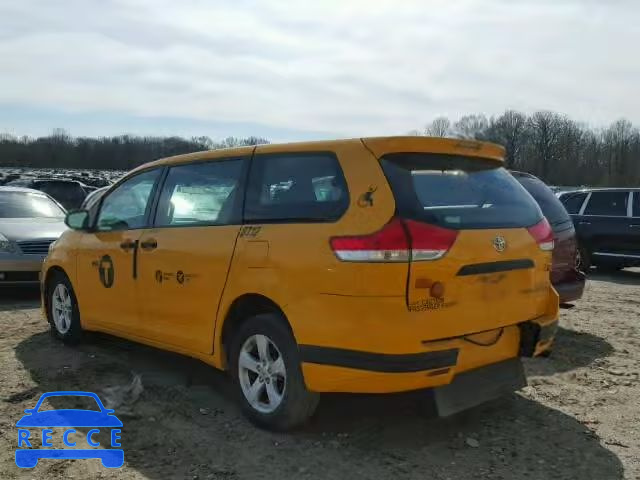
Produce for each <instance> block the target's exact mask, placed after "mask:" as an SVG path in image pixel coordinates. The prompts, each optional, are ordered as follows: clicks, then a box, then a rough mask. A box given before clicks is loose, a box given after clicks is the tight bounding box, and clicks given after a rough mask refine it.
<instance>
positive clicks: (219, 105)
mask: <svg viewBox="0 0 640 480" xmlns="http://www.w3.org/2000/svg"><path fill="white" fill-rule="evenodd" d="M60 5H61V4H60V3H58V2H50V1H47V0H25V1H23V2H13V3H12V4H10V3H8V2H4V4H3V5H0V18H2V19H3V21H2V23H3V25H2V30H0V58H2V67H1V68H2V70H1V73H2V75H0V109H1V105H2V104H11V105H13V106H15V105H24V106H25V108H27V107H28V108H46V109H58V110H59V111H61V112H72V113H78V114H87V113H89V112H91V113H92V114H94V115H96V116H98V117H99V116H100V115H101V114H104V115H105V116H106V115H109V116H110V117H111V116H113V115H118V114H121V115H123V116H138V117H158V118H161V117H162V118H167V117H170V118H183V119H186V120H189V121H196V122H206V121H210V122H216V123H218V124H220V123H222V124H224V123H229V125H230V126H232V125H233V124H235V123H238V122H250V123H252V124H256V125H265V126H269V127H270V128H276V129H277V128H280V129H282V130H283V131H285V130H286V131H291V130H297V131H309V132H311V131H313V132H322V131H324V132H328V133H329V132H330V133H331V134H333V135H343V136H349V135H366V134H390V133H403V132H406V131H408V130H410V129H412V128H416V127H419V126H421V125H423V124H424V123H426V122H428V121H429V120H430V119H431V118H433V117H435V116H437V115H441V114H445V115H449V116H451V117H455V116H458V115H461V114H465V113H471V112H484V113H486V114H494V113H499V112H501V111H502V110H504V109H505V108H518V109H522V110H525V111H532V110H535V109H540V108H543V109H552V110H557V111H561V112H565V113H567V114H569V115H572V116H574V117H576V118H578V119H580V120H585V121H590V122H592V123H596V124H599V123H605V122H609V121H611V120H613V119H615V118H618V117H620V116H626V117H628V118H630V119H631V120H633V121H636V122H637V121H639V120H640V114H639V113H638V112H640V100H639V99H638V98H636V96H634V95H632V94H631V93H632V92H634V91H635V88H632V87H635V85H636V83H637V79H638V78H639V77H640V64H639V63H638V62H636V61H634V59H635V49H636V46H637V45H638V43H639V41H640V33H639V32H638V29H637V28H635V24H636V23H637V20H638V19H640V15H639V14H640V6H639V5H637V2H632V1H618V2H607V3H605V2H593V1H589V0H566V1H556V2H552V1H550V0H547V1H535V0H519V1H508V0H486V1H479V0H478V1H471V0H458V1H456V2H450V1H445V0H435V1H431V2H424V1H418V0H415V1H414V0H403V1H402V2H398V1H397V0H395V1H390V0H376V1H375V2H371V1H364V0H342V1H338V0H324V1H322V2H293V1H279V0H262V1H250V0H236V1H235V2H222V1H212V0H206V1H205V0H183V1H181V2H175V1H170V0H104V1H101V2H97V1H94V2H89V1H86V0H85V1H80V0H70V1H67V2H64V8H63V7H61V6H60ZM0 115H1V113H0ZM9 120H10V119H7V118H5V119H3V123H7V122H8V121H9ZM233 133H234V132H232V131H230V132H229V134H233Z"/></svg>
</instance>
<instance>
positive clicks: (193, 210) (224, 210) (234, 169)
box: [154, 159, 243, 227]
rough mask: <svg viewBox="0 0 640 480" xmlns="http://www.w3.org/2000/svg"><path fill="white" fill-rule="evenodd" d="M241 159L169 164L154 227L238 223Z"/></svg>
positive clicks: (240, 194)
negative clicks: (172, 165) (174, 165)
mask: <svg viewBox="0 0 640 480" xmlns="http://www.w3.org/2000/svg"><path fill="white" fill-rule="evenodd" d="M242 167H243V159H233V160H219V161H215V162H206V163H205V162H203V163H193V164H189V165H179V166H176V167H171V169H170V170H169V173H168V175H167V179H166V181H165V182H164V187H162V194H161V195H160V201H159V202H158V212H157V214H156V221H155V224H154V225H155V226H156V227H167V226H177V225H182V226H187V225H211V224H213V225H231V224H239V223H241V215H240V206H241V200H242V188H241V183H242V182H241V180H242V178H241V177H242Z"/></svg>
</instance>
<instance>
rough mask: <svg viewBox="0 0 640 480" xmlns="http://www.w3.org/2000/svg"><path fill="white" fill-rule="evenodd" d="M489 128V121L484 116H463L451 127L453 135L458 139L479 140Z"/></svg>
mask: <svg viewBox="0 0 640 480" xmlns="http://www.w3.org/2000/svg"><path fill="white" fill-rule="evenodd" d="M487 128H489V121H488V120H487V117H485V116H484V115H482V114H480V115H465V116H464V117H461V118H460V120H458V121H457V122H456V123H455V124H454V125H453V134H454V135H455V136H456V137H460V138H469V139H474V140H480V139H481V138H482V136H483V135H484V133H485V132H486V131H487Z"/></svg>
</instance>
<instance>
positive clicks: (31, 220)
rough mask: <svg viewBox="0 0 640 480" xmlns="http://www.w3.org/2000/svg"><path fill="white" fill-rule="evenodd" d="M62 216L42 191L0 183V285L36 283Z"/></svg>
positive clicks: (63, 212) (60, 228) (60, 210)
mask: <svg viewBox="0 0 640 480" xmlns="http://www.w3.org/2000/svg"><path fill="white" fill-rule="evenodd" d="M64 216H65V211H64V209H63V208H62V207H61V206H60V205H59V204H58V203H57V202H56V201H55V200H53V199H52V198H51V197H49V196H48V195H46V194H45V193H42V192H39V191H36V190H29V189H26V188H19V187H0V285H15V284H25V283H34V284H37V283H38V281H39V275H40V269H41V268H42V261H43V260H44V257H45V256H46V255H47V252H48V251H49V245H50V244H51V243H52V242H53V241H54V240H56V239H57V238H58V237H59V236H60V234H61V233H62V232H63V231H64V230H66V226H65V224H64Z"/></svg>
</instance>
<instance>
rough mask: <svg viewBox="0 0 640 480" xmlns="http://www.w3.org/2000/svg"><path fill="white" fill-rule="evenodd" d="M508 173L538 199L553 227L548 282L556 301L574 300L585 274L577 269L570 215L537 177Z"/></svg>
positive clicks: (579, 290) (574, 237) (574, 234)
mask: <svg viewBox="0 0 640 480" xmlns="http://www.w3.org/2000/svg"><path fill="white" fill-rule="evenodd" d="M511 174H512V175H513V176H514V177H516V180H518V181H519V182H520V184H521V185H522V186H523V187H524V188H525V189H526V190H527V191H528V192H529V193H530V194H531V196H532V197H533V198H534V199H535V200H536V202H538V205H540V208H541V209H542V213H543V214H544V216H545V217H546V218H547V220H548V221H549V223H550V225H551V228H552V229H553V240H554V249H553V263H552V266H551V283H553V286H554V288H555V289H556V291H557V292H558V294H559V295H560V302H561V303H567V302H573V301H575V300H578V299H579V298H581V297H582V293H583V291H584V284H585V275H584V273H583V272H581V271H580V269H579V268H578V244H577V241H576V231H575V228H574V226H573V222H572V221H571V217H570V216H569V214H568V213H567V210H566V209H565V208H564V206H563V205H562V202H560V200H558V198H557V197H556V196H555V195H554V193H553V192H552V191H551V189H550V188H549V187H547V185H546V184H545V183H544V182H543V181H542V180H540V179H539V178H538V177H536V176H534V175H531V174H530V173H524V172H517V171H511Z"/></svg>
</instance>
